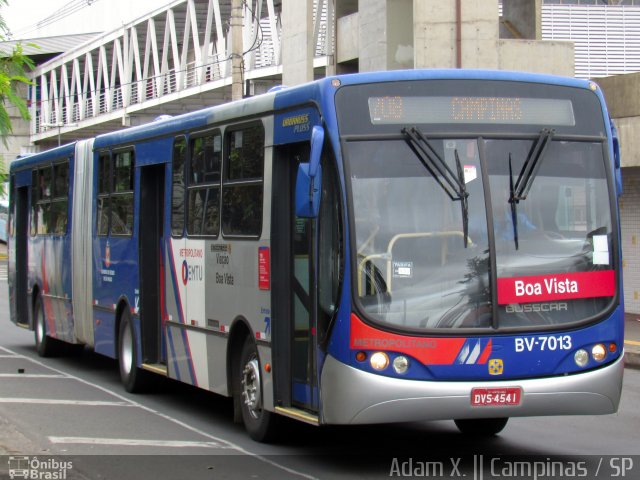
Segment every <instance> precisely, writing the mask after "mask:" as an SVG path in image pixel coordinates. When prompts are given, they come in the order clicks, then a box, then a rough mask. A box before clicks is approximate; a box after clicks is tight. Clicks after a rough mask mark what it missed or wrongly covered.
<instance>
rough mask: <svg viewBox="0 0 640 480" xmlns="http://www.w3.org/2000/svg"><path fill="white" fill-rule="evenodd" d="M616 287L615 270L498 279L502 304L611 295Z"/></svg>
mask: <svg viewBox="0 0 640 480" xmlns="http://www.w3.org/2000/svg"><path fill="white" fill-rule="evenodd" d="M615 288H616V280H615V272H614V271H613V270H600V271H596V272H574V273H557V274H548V275H531V276H526V277H510V278H498V304H500V305H508V304H513V303H532V302H548V301H554V300H571V299H578V298H595V297H611V296H613V295H614V294H615Z"/></svg>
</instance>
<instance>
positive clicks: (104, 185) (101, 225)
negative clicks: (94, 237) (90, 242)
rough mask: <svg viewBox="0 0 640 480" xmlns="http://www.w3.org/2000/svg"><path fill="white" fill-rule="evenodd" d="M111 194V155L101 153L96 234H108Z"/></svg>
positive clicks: (99, 159)
mask: <svg viewBox="0 0 640 480" xmlns="http://www.w3.org/2000/svg"><path fill="white" fill-rule="evenodd" d="M110 193H111V155H110V154H109V152H103V153H101V154H100V157H99V158H98V201H97V205H98V210H97V212H96V222H97V224H96V233H97V234H98V235H107V234H108V233H109V194H110Z"/></svg>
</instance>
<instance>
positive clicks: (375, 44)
mask: <svg viewBox="0 0 640 480" xmlns="http://www.w3.org/2000/svg"><path fill="white" fill-rule="evenodd" d="M412 3H413V2H412V0H360V1H359V2H358V17H359V18H358V21H359V34H358V36H359V40H358V45H359V70H360V71H361V72H371V71H375V70H397V69H400V68H412V67H413V35H412V29H413V9H412Z"/></svg>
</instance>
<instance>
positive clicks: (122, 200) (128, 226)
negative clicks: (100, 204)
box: [111, 150, 134, 235]
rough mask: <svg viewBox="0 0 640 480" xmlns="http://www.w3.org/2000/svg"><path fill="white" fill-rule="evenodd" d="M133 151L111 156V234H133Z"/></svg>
mask: <svg viewBox="0 0 640 480" xmlns="http://www.w3.org/2000/svg"><path fill="white" fill-rule="evenodd" d="M133 167H134V155H133V151H130V150H129V151H125V152H118V153H116V155H115V156H114V157H113V177H114V185H113V187H114V188H113V193H112V194H111V234H112V235H131V234H133V172H134V169H133Z"/></svg>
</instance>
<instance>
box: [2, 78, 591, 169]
mask: <svg viewBox="0 0 640 480" xmlns="http://www.w3.org/2000/svg"><path fill="white" fill-rule="evenodd" d="M438 79H454V80H456V79H460V80H503V81H515V82H532V83H545V84H552V85H559V86H569V87H575V88H589V87H590V86H591V85H593V83H592V82H590V81H588V80H581V79H576V78H571V77H560V76H555V75H546V74H538V73H526V72H513V71H505V70H463V69H422V70H390V71H381V72H366V73H356V74H347V75H339V76H335V77H327V78H323V79H320V80H316V81H314V82H310V83H307V84H304V85H298V86H295V87H288V88H282V89H280V90H277V91H273V92H269V93H265V94H262V95H258V96H255V97H251V98H247V99H243V100H239V101H236V102H229V103H225V104H221V105H216V106H211V107H207V108H203V109H201V110H197V111H195V112H189V113H185V114H182V115H177V116H175V117H169V118H163V119H159V120H157V121H153V122H150V123H147V124H144V125H139V126H135V127H131V128H127V129H123V130H117V131H114V132H110V133H105V134H102V135H99V136H97V137H96V139H95V142H94V145H93V147H94V149H96V150H99V149H104V148H108V147H112V146H118V145H126V144H131V143H135V142H139V141H143V140H146V139H152V138H155V137H159V136H167V135H171V134H177V133H179V132H184V131H189V130H191V131H192V130H197V129H204V128H206V127H207V126H208V125H214V124H218V123H223V122H225V121H229V120H234V119H238V118H240V117H251V116H257V115H260V114H264V113H266V112H271V111H277V110H282V109H287V108H292V107H294V106H296V105H304V104H310V103H314V102H318V103H321V102H322V97H326V96H328V95H330V94H331V92H332V91H335V88H336V87H335V86H332V85H334V82H336V81H337V82H339V85H340V86H343V85H356V84H366V83H377V82H391V81H401V80H438ZM323 94H324V95H323ZM597 94H598V95H599V96H602V94H601V92H600V90H599V89H598V91H597ZM325 100H326V98H325ZM75 143H76V142H73V143H70V144H67V145H63V146H61V147H57V148H53V149H51V150H47V151H46V152H41V153H37V154H33V155H29V156H28V157H26V158H23V159H19V160H16V161H14V162H12V164H11V170H12V171H13V170H17V169H21V168H27V167H29V166H32V165H35V164H37V163H38V162H41V161H47V160H50V159H53V158H56V157H60V156H65V155H69V154H71V153H72V152H73V149H74V147H75Z"/></svg>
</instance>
